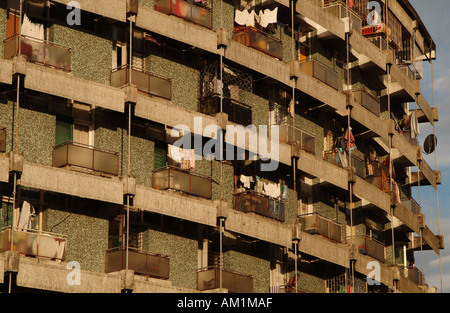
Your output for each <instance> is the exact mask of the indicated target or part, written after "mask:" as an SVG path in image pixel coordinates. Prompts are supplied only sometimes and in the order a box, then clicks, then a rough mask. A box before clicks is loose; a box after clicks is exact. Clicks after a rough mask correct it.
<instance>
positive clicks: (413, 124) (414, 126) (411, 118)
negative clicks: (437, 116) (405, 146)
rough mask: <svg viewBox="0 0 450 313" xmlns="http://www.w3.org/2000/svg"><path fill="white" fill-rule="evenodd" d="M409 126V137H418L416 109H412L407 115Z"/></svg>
mask: <svg viewBox="0 0 450 313" xmlns="http://www.w3.org/2000/svg"><path fill="white" fill-rule="evenodd" d="M409 128H410V129H411V138H412V139H419V134H420V131H419V122H418V121H417V115H416V111H415V110H414V111H413V112H412V113H411V115H410V116H409Z"/></svg>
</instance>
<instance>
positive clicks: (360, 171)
mask: <svg viewBox="0 0 450 313" xmlns="http://www.w3.org/2000/svg"><path fill="white" fill-rule="evenodd" d="M351 159H352V162H351V164H350V166H353V167H354V168H355V170H356V175H358V176H359V177H360V178H362V179H365V178H366V173H365V168H364V161H363V160H362V159H360V158H358V157H356V156H355V155H353V154H352V156H351ZM324 160H325V161H327V162H328V163H331V164H334V165H336V166H339V167H342V168H344V167H347V166H348V161H347V160H348V155H347V153H346V152H344V153H343V154H342V155H341V154H339V153H338V149H332V150H327V151H324ZM344 164H345V165H346V166H344Z"/></svg>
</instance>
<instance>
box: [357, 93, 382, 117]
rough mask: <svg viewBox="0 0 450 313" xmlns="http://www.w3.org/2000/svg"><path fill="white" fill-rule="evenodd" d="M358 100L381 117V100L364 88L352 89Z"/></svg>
mask: <svg viewBox="0 0 450 313" xmlns="http://www.w3.org/2000/svg"><path fill="white" fill-rule="evenodd" d="M352 94H353V97H354V98H355V100H356V102H358V103H359V104H361V106H362V107H363V108H365V109H367V110H368V111H370V112H372V113H373V114H375V115H376V116H378V117H380V101H379V100H378V99H377V98H375V97H374V96H372V95H371V94H370V93H368V92H367V91H365V90H364V89H360V90H355V91H352Z"/></svg>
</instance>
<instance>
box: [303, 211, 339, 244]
mask: <svg viewBox="0 0 450 313" xmlns="http://www.w3.org/2000/svg"><path fill="white" fill-rule="evenodd" d="M299 222H300V224H301V230H302V231H303V232H305V233H308V234H314V235H322V236H324V237H326V238H328V239H331V240H334V241H337V242H342V239H341V236H342V227H341V224H339V223H337V222H334V221H332V220H330V219H328V218H326V217H323V216H321V215H319V214H317V213H310V214H305V215H300V216H299Z"/></svg>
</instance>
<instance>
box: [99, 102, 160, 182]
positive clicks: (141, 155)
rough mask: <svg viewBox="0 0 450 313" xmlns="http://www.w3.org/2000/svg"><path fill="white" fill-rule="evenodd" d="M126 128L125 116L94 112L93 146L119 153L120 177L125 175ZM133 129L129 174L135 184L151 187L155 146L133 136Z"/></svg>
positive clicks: (101, 111)
mask: <svg viewBox="0 0 450 313" xmlns="http://www.w3.org/2000/svg"><path fill="white" fill-rule="evenodd" d="M127 128H128V126H127V119H126V118H125V115H123V114H117V113H113V112H107V111H104V110H101V109H97V110H96V111H95V136H94V137H95V139H94V141H95V146H96V147H98V148H101V149H106V150H110V151H114V152H118V153H119V175H120V176H122V175H125V174H126V173H127V162H128V160H127V157H128V130H127ZM132 128H133V129H135V128H134V127H132ZM133 129H132V133H131V134H132V136H131V174H133V175H134V176H135V177H136V183H137V184H139V185H143V186H148V187H151V186H152V181H151V179H152V170H153V165H154V146H155V145H154V142H153V141H152V140H150V139H148V138H144V137H141V136H135V135H133Z"/></svg>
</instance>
